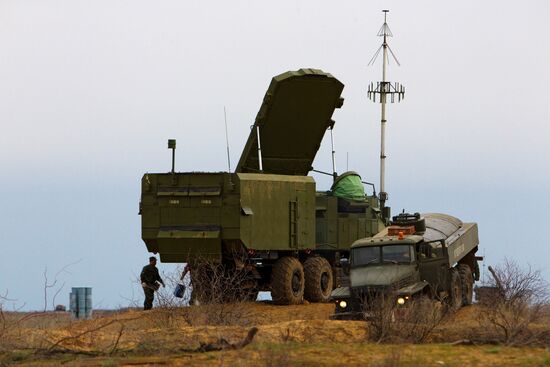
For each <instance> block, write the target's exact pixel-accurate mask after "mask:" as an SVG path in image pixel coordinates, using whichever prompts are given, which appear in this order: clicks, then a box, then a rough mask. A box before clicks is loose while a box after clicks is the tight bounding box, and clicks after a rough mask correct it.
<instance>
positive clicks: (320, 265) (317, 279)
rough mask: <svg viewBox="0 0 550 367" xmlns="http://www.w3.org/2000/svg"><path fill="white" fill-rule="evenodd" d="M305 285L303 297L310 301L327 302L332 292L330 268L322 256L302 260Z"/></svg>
mask: <svg viewBox="0 0 550 367" xmlns="http://www.w3.org/2000/svg"><path fill="white" fill-rule="evenodd" d="M304 274H305V276H306V286H305V290H304V297H305V299H307V300H308V301H310V302H328V301H329V299H330V294H331V293H332V284H333V277H332V268H331V267H330V264H329V262H328V261H327V259H325V258H324V257H318V256H316V257H310V258H309V259H307V260H306V261H305V262H304Z"/></svg>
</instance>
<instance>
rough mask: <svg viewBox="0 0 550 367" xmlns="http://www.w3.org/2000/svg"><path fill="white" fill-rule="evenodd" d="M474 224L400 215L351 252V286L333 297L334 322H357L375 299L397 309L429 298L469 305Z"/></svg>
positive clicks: (474, 274)
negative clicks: (385, 300)
mask: <svg viewBox="0 0 550 367" xmlns="http://www.w3.org/2000/svg"><path fill="white" fill-rule="evenodd" d="M478 244H479V240H478V230H477V224H476V223H463V222H462V221H461V220H459V219H457V218H455V217H452V216H450V215H446V214H435V213H428V214H423V215H420V214H418V213H415V214H413V215H411V214H405V213H402V214H400V215H398V216H395V217H393V221H392V223H391V225H390V226H389V227H387V228H386V229H385V230H384V231H382V232H381V233H379V234H377V235H375V236H373V237H369V238H364V239H360V240H357V241H355V242H354V243H353V245H352V246H351V254H350V266H349V273H350V286H349V287H340V288H336V289H335V290H334V291H333V293H332V299H333V301H334V302H335V307H336V312H335V314H334V318H336V319H361V318H363V317H364V316H365V311H366V310H368V309H369V307H370V306H371V303H372V302H373V300H375V299H377V297H378V296H387V297H393V302H396V306H399V307H406V305H407V303H410V301H411V300H413V299H415V298H419V297H424V296H429V297H432V298H436V299H439V300H445V301H447V302H448V303H449V304H450V306H451V307H452V308H454V309H458V308H459V307H461V306H465V305H469V304H471V303H472V295H473V284H474V281H476V280H479V267H478V264H477V260H479V259H481V258H479V257H476V252H477V250H478Z"/></svg>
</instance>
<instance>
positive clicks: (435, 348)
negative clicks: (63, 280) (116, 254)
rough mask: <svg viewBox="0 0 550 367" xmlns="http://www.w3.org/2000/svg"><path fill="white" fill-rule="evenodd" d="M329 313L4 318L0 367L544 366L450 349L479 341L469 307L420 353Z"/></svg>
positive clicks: (520, 353) (501, 353) (305, 308)
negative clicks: (374, 338)
mask: <svg viewBox="0 0 550 367" xmlns="http://www.w3.org/2000/svg"><path fill="white" fill-rule="evenodd" d="M333 307H334V306H333V305H332V304H304V305H298V306H274V305H271V304H269V303H260V302H258V303H243V304H234V305H225V306H216V307H214V308H212V307H210V308H209V307H208V306H202V307H199V306H195V307H190V308H183V309H181V308H180V309H176V308H174V309H155V310H153V311H149V312H143V311H137V310H127V311H120V312H96V314H95V316H94V319H92V320H83V321H73V320H71V319H70V316H69V315H68V314H66V313H38V314H22V313H11V314H9V313H8V314H4V316H5V320H7V321H6V322H5V323H4V325H5V327H4V330H3V331H2V334H0V348H2V349H0V366H12V365H14V366H17V365H28V366H58V365H66V366H104V367H107V366H147V365H151V366H155V365H175V366H179V365H181V366H203V365H213V366H241V365H250V366H290V365H292V366H296V365H297V366H311V365H319V366H335V365H352V366H359V365H360V366H381V367H382V366H550V351H549V350H548V349H547V348H543V347H522V348H513V347H503V346H498V345H483V344H481V345H479V344H474V345H453V344H451V343H452V342H453V341H456V340H460V339H467V338H470V336H471V335H473V334H476V335H479V334H480V333H483V330H480V328H479V326H478V325H479V323H478V322H477V319H476V316H477V310H476V306H470V307H466V308H463V309H461V310H460V311H459V312H458V313H456V314H454V315H452V316H450V317H449V318H447V319H446V320H445V321H444V322H443V323H442V324H441V325H439V326H438V327H437V328H436V329H435V330H434V332H433V333H432V335H431V336H430V338H429V340H428V342H427V343H425V344H376V343H370V342H368V339H367V335H368V330H367V325H366V323H365V322H362V321H334V320H329V316H330V314H331V313H332V312H333ZM252 327H257V329H258V332H257V334H256V335H255V337H254V339H253V340H252V342H251V343H250V344H248V345H247V346H245V347H243V348H242V349H236V350H232V349H225V350H222V351H210V352H203V351H196V349H197V348H199V347H200V346H201V345H203V346H204V345H206V344H210V345H214V346H217V345H221V344H220V340H221V339H224V340H225V341H227V342H228V343H230V344H233V343H237V342H239V341H241V340H242V339H243V338H244V337H245V336H246V335H247V333H248V331H249V330H250V329H251V328H252ZM539 327H544V328H548V325H546V324H545V325H539Z"/></svg>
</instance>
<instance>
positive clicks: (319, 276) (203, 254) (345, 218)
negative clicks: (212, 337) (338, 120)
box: [140, 69, 385, 304]
mask: <svg viewBox="0 0 550 367" xmlns="http://www.w3.org/2000/svg"><path fill="white" fill-rule="evenodd" d="M343 88H344V85H343V84H342V83H341V82H340V81H339V80H338V79H336V78H335V77H334V76H332V75H331V74H329V73H325V72H323V71H321V70H317V69H300V70H298V71H289V72H286V73H283V74H280V75H278V76H275V77H274V78H273V79H272V81H271V83H270V85H269V88H268V90H267V92H266V94H265V96H264V98H263V101H262V104H261V107H260V110H259V112H258V114H257V116H256V119H255V122H254V124H253V126H252V127H251V131H250V135H249V137H248V140H247V142H246V144H245V147H244V149H243V152H242V154H241V157H240V160H239V163H238V165H237V168H236V170H235V172H176V171H175V170H174V168H173V169H172V172H168V173H147V174H145V175H143V177H142V180H141V201H140V214H141V233H142V239H143V241H144V242H145V245H146V246H147V249H148V251H150V252H152V253H158V254H159V255H160V259H161V261H163V262H171V263H178V262H180V263H184V262H190V263H191V264H192V265H196V264H199V263H200V262H204V261H209V262H215V263H219V264H221V265H223V266H224V268H225V269H226V270H227V271H242V272H245V273H246V274H247V276H248V277H250V282H247V283H246V284H247V286H249V287H250V288H251V289H252V292H256V293H257V292H258V291H271V292H272V297H273V300H274V301H275V302H276V303H280V304H296V303H301V302H302V300H303V299H304V298H305V299H307V300H308V301H310V302H328V301H329V300H330V295H331V292H332V290H333V289H334V287H336V286H338V285H340V284H342V280H341V279H343V278H342V267H341V259H347V258H348V257H349V248H350V245H351V244H352V243H353V241H355V240H357V239H359V238H363V237H366V236H372V235H374V234H376V233H378V232H379V231H380V230H382V229H383V228H384V227H385V220H384V219H383V218H382V217H381V215H380V209H379V203H378V198H377V197H376V195H375V193H374V192H373V194H372V195H366V194H365V193H364V188H363V186H362V183H361V181H360V178H358V177H359V176H358V175H357V174H356V173H354V172H349V173H346V174H343V175H341V176H339V177H338V178H337V179H336V180H335V183H334V185H333V187H332V189H331V190H329V191H325V192H323V191H317V189H316V183H315V180H314V178H313V177H311V176H308V174H309V172H310V171H312V169H313V168H312V164H313V160H314V159H315V156H316V154H317V151H318V149H319V146H320V144H321V141H322V139H323V137H324V135H325V133H326V131H327V129H332V128H333V127H334V121H333V120H332V115H333V113H334V111H335V109H337V108H340V107H341V106H342V104H343V98H342V97H341V93H342V90H343ZM169 147H172V148H175V142H171V143H170V144H169ZM358 180H359V181H358ZM350 181H351V184H350ZM353 183H355V186H354V185H353ZM361 190H363V191H362V192H361Z"/></svg>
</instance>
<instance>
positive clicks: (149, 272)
mask: <svg viewBox="0 0 550 367" xmlns="http://www.w3.org/2000/svg"><path fill="white" fill-rule="evenodd" d="M156 265H157V258H156V257H154V256H151V257H150V258H149V265H145V266H144V267H143V270H142V271H141V275H140V279H141V286H142V287H143V293H145V302H143V309H144V310H150V309H151V308H153V300H154V299H155V291H156V290H157V289H159V286H160V284H162V286H163V287H165V285H164V281H163V280H162V278H161V277H160V274H159V270H158V269H157V267H156Z"/></svg>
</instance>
